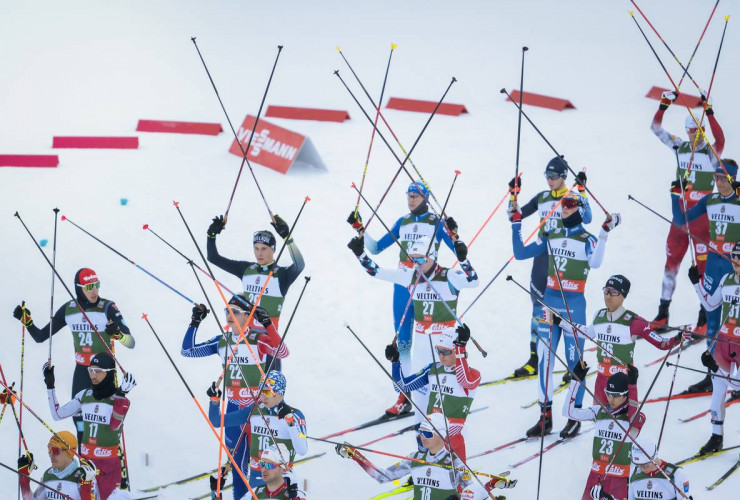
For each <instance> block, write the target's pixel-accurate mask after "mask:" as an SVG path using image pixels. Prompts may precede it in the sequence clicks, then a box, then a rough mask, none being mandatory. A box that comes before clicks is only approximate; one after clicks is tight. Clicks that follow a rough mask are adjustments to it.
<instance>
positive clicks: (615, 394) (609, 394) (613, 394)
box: [604, 391, 628, 398]
mask: <svg viewBox="0 0 740 500" xmlns="http://www.w3.org/2000/svg"><path fill="white" fill-rule="evenodd" d="M604 393H605V394H606V397H608V398H618V397H621V396H626V395H627V394H628V393H626V392H612V391H604Z"/></svg>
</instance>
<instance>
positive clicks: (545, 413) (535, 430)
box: [527, 403, 552, 438]
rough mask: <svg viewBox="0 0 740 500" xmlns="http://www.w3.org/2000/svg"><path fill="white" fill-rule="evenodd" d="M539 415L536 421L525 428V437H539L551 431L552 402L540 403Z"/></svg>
mask: <svg viewBox="0 0 740 500" xmlns="http://www.w3.org/2000/svg"><path fill="white" fill-rule="evenodd" d="M540 409H541V413H540V417H539V418H538V419H537V423H536V424H534V425H533V426H532V427H530V428H529V429H527V437H528V438H531V437H541V436H543V435H547V434H550V432H552V403H546V404H544V405H543V404H542V403H540ZM543 424H544V425H543Z"/></svg>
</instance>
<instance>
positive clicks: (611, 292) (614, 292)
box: [601, 286, 622, 297]
mask: <svg viewBox="0 0 740 500" xmlns="http://www.w3.org/2000/svg"><path fill="white" fill-rule="evenodd" d="M601 290H602V291H603V292H604V295H609V296H611V297H617V296H619V295H622V292H620V291H619V290H616V289H614V288H612V287H610V286H605V287H604V288H602V289H601Z"/></svg>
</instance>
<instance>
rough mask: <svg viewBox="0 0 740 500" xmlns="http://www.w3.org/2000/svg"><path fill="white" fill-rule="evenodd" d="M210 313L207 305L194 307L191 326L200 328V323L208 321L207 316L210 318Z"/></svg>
mask: <svg viewBox="0 0 740 500" xmlns="http://www.w3.org/2000/svg"><path fill="white" fill-rule="evenodd" d="M209 312H210V311H209V310H208V308H207V307H206V305H205V304H198V305H197V306H193V315H192V316H190V326H194V327H195V328H198V327H199V326H200V322H201V321H203V320H204V319H206V316H208V313H209Z"/></svg>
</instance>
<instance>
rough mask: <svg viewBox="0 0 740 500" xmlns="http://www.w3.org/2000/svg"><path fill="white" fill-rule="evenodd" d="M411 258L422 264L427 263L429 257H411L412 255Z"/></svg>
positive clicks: (414, 261) (415, 262)
mask: <svg viewBox="0 0 740 500" xmlns="http://www.w3.org/2000/svg"><path fill="white" fill-rule="evenodd" d="M409 259H411V262H413V263H414V264H419V265H422V264H423V263H425V262H426V261H427V258H426V257H411V256H409Z"/></svg>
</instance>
